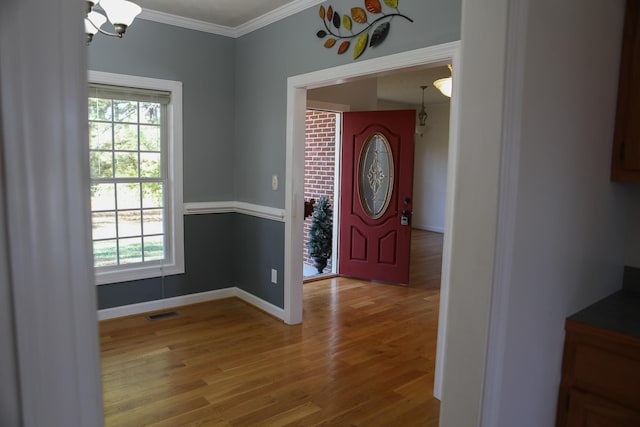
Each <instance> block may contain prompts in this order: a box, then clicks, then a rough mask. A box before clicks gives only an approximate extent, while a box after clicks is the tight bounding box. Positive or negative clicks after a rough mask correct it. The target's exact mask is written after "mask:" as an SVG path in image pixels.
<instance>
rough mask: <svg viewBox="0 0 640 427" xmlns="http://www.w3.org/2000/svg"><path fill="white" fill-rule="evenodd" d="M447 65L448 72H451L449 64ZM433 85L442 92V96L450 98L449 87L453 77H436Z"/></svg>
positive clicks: (451, 84)
mask: <svg viewBox="0 0 640 427" xmlns="http://www.w3.org/2000/svg"><path fill="white" fill-rule="evenodd" d="M447 67H449V72H452V71H453V69H452V68H451V64H449V65H447ZM433 85H434V86H435V87H436V88H437V89H438V90H439V91H440V93H442V94H443V95H444V96H446V97H449V98H451V89H452V86H453V78H452V77H451V76H449V77H445V78H444V79H438V80H436V81H435V82H433Z"/></svg>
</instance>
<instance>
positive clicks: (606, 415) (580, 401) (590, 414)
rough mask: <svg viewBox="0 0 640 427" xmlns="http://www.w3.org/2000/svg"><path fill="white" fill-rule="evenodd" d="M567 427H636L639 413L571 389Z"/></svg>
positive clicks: (639, 420)
mask: <svg viewBox="0 0 640 427" xmlns="http://www.w3.org/2000/svg"><path fill="white" fill-rule="evenodd" d="M566 426H567V427H638V426H640V412H636V411H634V410H632V409H629V408H626V407H624V406H621V405H619V404H616V403H614V402H610V401H608V400H606V399H604V398H602V397H600V396H597V395H595V394H591V393H585V392H582V391H580V390H576V389H572V390H571V391H570V392H569V410H568V412H567V424H566Z"/></svg>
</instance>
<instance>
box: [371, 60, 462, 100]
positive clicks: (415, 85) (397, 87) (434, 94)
mask: <svg viewBox="0 0 640 427" xmlns="http://www.w3.org/2000/svg"><path fill="white" fill-rule="evenodd" d="M450 75H451V72H450V71H449V69H448V68H447V67H446V66H444V67H443V66H439V67H433V68H424V69H420V70H413V71H404V72H403V71H399V72H395V73H393V74H388V75H385V76H379V77H378V99H380V100H383V101H390V102H397V103H401V104H409V105H420V104H421V103H422V89H421V88H420V86H427V88H426V89H425V90H424V103H425V104H442V103H448V102H449V98H447V97H446V96H444V95H443V94H441V93H440V91H439V90H438V89H436V88H435V87H434V86H433V82H434V81H435V80H438V79H441V78H444V77H449V76H450Z"/></svg>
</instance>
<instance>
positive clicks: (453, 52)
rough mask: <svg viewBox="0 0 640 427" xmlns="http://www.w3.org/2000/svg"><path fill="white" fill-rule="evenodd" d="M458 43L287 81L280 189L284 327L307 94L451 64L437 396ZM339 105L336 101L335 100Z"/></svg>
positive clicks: (297, 314)
mask: <svg viewBox="0 0 640 427" xmlns="http://www.w3.org/2000/svg"><path fill="white" fill-rule="evenodd" d="M459 52H460V43H459V42H452V43H446V44H442V45H438V46H433V47H428V48H423V49H417V50H414V51H408V52H403V53H399V54H395V55H391V56H387V57H382V58H375V59H371V60H367V61H362V62H355V63H350V64H346V65H342V66H337V67H334V68H330V69H327V70H320V71H315V72H311V73H307V74H301V75H298V76H292V77H289V78H288V79H287V133H286V185H285V257H284V261H285V280H284V311H285V313H284V321H285V322H286V323H288V324H297V323H301V322H302V313H303V274H302V252H303V240H304V239H303V221H304V212H303V206H304V203H303V198H304V188H303V187H304V143H302V141H304V137H305V112H306V106H307V90H308V89H313V88H319V87H323V86H329V85H335V84H337V83H341V82H348V81H357V80H362V79H364V78H367V77H373V76H381V75H385V74H389V73H391V72H395V71H399V70H405V71H409V70H411V69H418V68H425V67H428V66H438V65H443V66H446V65H447V64H452V65H453V70H454V71H453V74H454V75H453V77H454V90H453V93H454V95H453V97H452V98H451V121H450V126H449V130H450V135H449V141H450V144H449V153H448V160H449V161H448V171H447V194H446V202H445V234H444V241H443V251H442V279H441V288H440V307H439V310H438V312H439V321H438V339H437V352H436V353H437V354H436V372H435V383H434V395H435V396H436V397H439V396H441V390H442V373H443V362H444V358H445V348H446V343H445V337H446V328H447V322H446V319H447V316H448V303H449V301H448V295H449V275H450V268H451V261H450V258H451V245H452V233H451V231H452V230H453V224H452V218H453V212H454V208H455V206H454V197H453V194H455V191H456V182H455V176H456V170H457V162H456V159H457V154H458V145H457V143H458V141H457V127H458V113H457V107H456V95H455V94H456V88H455V85H456V83H455V82H456V79H455V70H456V69H457V66H458V65H459ZM338 102H339V101H338Z"/></svg>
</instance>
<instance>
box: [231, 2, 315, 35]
mask: <svg viewBox="0 0 640 427" xmlns="http://www.w3.org/2000/svg"><path fill="white" fill-rule="evenodd" d="M324 1H325V0H294V1H292V2H291V3H287V4H285V5H284V6H280V7H279V8H277V9H274V10H272V11H271V12H267V13H265V14H264V15H262V16H258V17H257V18H255V19H252V20H251V21H248V22H246V23H244V24H242V25H238V26H237V27H236V28H235V31H236V36H235V37H242V36H244V35H245V34H249V33H251V32H253V31H256V30H259V29H260V28H263V27H266V26H267V25H270V24H273V23H274V22H277V21H280V20H281V19H284V18H287V17H289V16H291V15H295V14H296V13H298V12H302V11H303V10H307V9H309V8H310V7H313V6H316V5H318V4H320V3H324Z"/></svg>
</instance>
